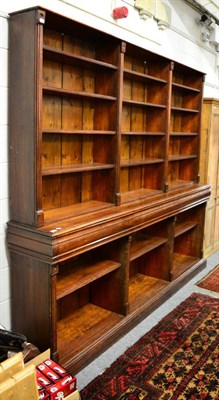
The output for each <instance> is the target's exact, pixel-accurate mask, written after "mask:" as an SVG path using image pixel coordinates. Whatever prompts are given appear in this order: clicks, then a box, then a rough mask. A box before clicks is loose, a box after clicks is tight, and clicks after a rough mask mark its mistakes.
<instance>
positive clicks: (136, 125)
mask: <svg viewBox="0 0 219 400" xmlns="http://www.w3.org/2000/svg"><path fill="white" fill-rule="evenodd" d="M9 78H10V96H9V117H10V221H9V222H8V235H7V242H8V248H9V252H10V263H11V276H12V298H13V300H12V319H13V322H12V327H13V329H14V330H16V331H19V332H23V333H25V334H26V335H27V337H28V341H30V342H32V343H34V344H35V345H37V346H38V347H39V348H40V349H41V350H44V349H47V348H50V349H51V355H52V357H53V358H54V359H55V360H59V362H61V364H62V365H64V366H65V367H66V368H68V369H69V370H72V371H74V373H75V372H77V371H79V370H80V369H81V368H82V367H84V366H85V365H86V364H88V363H89V362H90V361H91V360H92V359H93V358H94V357H96V356H97V355H98V354H100V352H102V351H103V350H104V349H106V348H107V347H108V346H109V345H111V344H112V343H113V342H115V341H116V340H117V339H118V338H119V337H120V336H121V335H123V334H124V333H125V332H126V331H128V330H129V329H130V328H131V327H133V326H134V325H135V324H136V323H137V322H139V321H140V320H141V319H142V318H144V317H145V316H146V315H147V314H149V313H150V312H151V311H152V310H153V309H155V307H157V306H158V305H159V304H161V303H162V302H163V301H164V300H165V299H166V298H168V296H170V294H171V293H173V292H174V291H176V290H177V289H178V288H180V287H181V286H182V285H183V283H185V282H186V280H188V279H190V278H191V276H193V275H194V274H195V273H196V272H198V271H200V270H201V269H202V268H204V266H205V264H206V261H205V259H203V255H202V243H203V228H204V217H205V207H206V202H207V200H208V198H209V195H210V190H209V186H207V185H200V184H199V183H198V179H199V178H198V177H199V159H200V156H199V149H200V143H199V142H200V121H201V106H202V88H203V74H202V73H201V72H198V71H195V70H192V69H189V68H188V67H186V66H183V65H180V64H179V63H177V62H173V61H171V60H168V59H165V58H163V57H161V56H159V55H157V54H153V53H150V52H148V51H146V50H145V49H142V48H139V47H137V46H135V45H133V44H131V43H125V42H124V41H121V40H120V39H118V38H116V37H113V36H109V35H107V34H105V33H103V32H100V31H97V30H95V29H92V28H90V27H88V26H84V25H81V24H79V23H77V22H75V21H72V20H70V19H68V18H64V17H63V16H60V15H57V14H54V13H53V12H51V11H49V10H44V9H41V8H39V7H36V8H33V9H28V10H23V11H20V12H17V13H13V14H11V16H10V73H9Z"/></svg>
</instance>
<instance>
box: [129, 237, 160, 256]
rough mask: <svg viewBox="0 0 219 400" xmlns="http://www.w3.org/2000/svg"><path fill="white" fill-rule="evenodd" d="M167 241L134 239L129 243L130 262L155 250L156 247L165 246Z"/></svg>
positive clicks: (157, 238)
mask: <svg viewBox="0 0 219 400" xmlns="http://www.w3.org/2000/svg"><path fill="white" fill-rule="evenodd" d="M166 242H167V239H165V238H160V237H151V238H145V239H143V238H141V239H139V240H138V239H136V240H134V241H133V242H132V243H131V247H130V261H133V260H135V259H136V258H138V257H141V256H142V255H144V254H146V253H148V252H149V251H151V250H154V249H156V248H157V247H159V246H161V245H162V244H165V243H166Z"/></svg>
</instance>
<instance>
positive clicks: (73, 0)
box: [0, 0, 219, 329]
mask: <svg viewBox="0 0 219 400" xmlns="http://www.w3.org/2000/svg"><path fill="white" fill-rule="evenodd" d="M150 1H152V0H150ZM157 1H158V0H157ZM4 3H5V4H4V5H3V4H2V5H1V6H0V138H1V146H0V325H3V326H5V328H7V329H9V328H10V326H11V324H10V280H9V272H10V269H9V261H8V258H7V248H6V245H5V240H6V222H7V221H8V219H9V212H8V200H9V197H8V178H7V174H8V151H7V147H8V145H7V132H8V129H7V128H8V122H7V112H8V111H7V88H8V78H7V56H8V53H9V51H8V13H10V12H13V11H16V10H18V9H22V8H27V7H31V6H35V5H40V6H42V7H43V6H44V7H45V8H50V9H52V10H54V11H55V12H58V13H60V14H63V15H65V16H68V17H70V18H72V19H75V20H77V21H79V22H82V23H85V24H87V25H90V26H95V27H96V28H98V29H100V30H103V31H105V32H108V33H110V34H112V35H114V36H118V37H120V38H121V39H124V40H127V41H130V42H132V43H134V44H137V45H139V46H142V47H144V48H147V49H148V50H151V51H153V52H156V53H159V54H162V55H164V56H165V57H168V58H170V59H172V60H176V61H179V62H181V63H183V64H187V65H189V66H190V67H191V68H195V69H198V70H201V71H202V72H205V73H206V80H205V86H204V96H205V97H216V98H219V72H218V71H219V68H218V64H219V53H217V52H216V50H215V45H214V44H212V43H210V42H203V41H202V39H201V33H202V32H203V29H205V28H204V27H202V26H200V24H199V23H197V21H198V20H200V14H199V13H197V12H196V11H195V10H193V9H192V8H190V7H189V6H188V4H187V3H186V2H184V1H183V0H181V1H176V0H163V3H164V4H165V5H166V6H167V11H168V13H169V14H171V22H170V26H169V27H168V28H166V29H163V30H162V29H159V28H158V24H157V20H155V19H154V18H149V19H148V20H143V19H140V17H139V12H138V10H137V9H136V8H134V7H133V5H134V4H135V0H124V1H122V0H104V1H103V0H93V1H90V0H80V2H79V1H78V0H41V1H34V0H17V1H16V2H15V1H14V0H7V2H4ZM148 3H149V2H148ZM119 6H126V7H127V8H128V10H129V15H128V17H127V18H126V19H122V20H117V21H115V20H114V19H113V18H112V10H113V9H114V8H115V7H119ZM9 112H10V110H9ZM21 312H22V311H21Z"/></svg>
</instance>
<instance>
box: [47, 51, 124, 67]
mask: <svg viewBox="0 0 219 400" xmlns="http://www.w3.org/2000/svg"><path fill="white" fill-rule="evenodd" d="M43 55H44V57H45V59H46V60H50V61H55V62H61V63H64V64H69V65H74V66H75V65H77V66H79V67H85V68H92V69H94V70H96V69H98V68H104V69H109V70H117V69H118V68H117V66H116V65H113V64H108V63H106V62H103V61H99V60H95V59H93V58H89V57H83V56H81V55H78V54H72V53H70V52H67V51H63V50H58V49H55V48H53V47H49V46H46V45H44V46H43Z"/></svg>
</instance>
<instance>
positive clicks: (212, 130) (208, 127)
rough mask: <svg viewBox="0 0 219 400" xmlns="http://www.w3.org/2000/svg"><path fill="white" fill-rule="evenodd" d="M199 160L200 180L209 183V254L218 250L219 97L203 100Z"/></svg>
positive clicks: (206, 244) (206, 251)
mask: <svg viewBox="0 0 219 400" xmlns="http://www.w3.org/2000/svg"><path fill="white" fill-rule="evenodd" d="M200 160H201V162H200V182H201V183H202V184H206V183H207V184H210V185H211V196H210V199H209V201H208V203H207V208H206V219H205V230H204V254H205V256H209V255H210V254H212V253H214V252H215V251H217V250H219V99H213V98H205V99H204V101H203V113H202V135H201V155H200Z"/></svg>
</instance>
